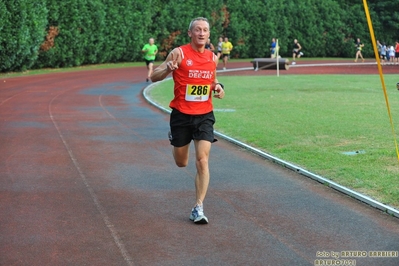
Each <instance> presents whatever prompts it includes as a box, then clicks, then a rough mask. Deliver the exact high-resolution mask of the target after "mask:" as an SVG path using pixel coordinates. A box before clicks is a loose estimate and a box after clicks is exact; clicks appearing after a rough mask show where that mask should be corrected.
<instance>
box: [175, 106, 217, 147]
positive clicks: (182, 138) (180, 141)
mask: <svg viewBox="0 0 399 266" xmlns="http://www.w3.org/2000/svg"><path fill="white" fill-rule="evenodd" d="M169 124H170V132H171V135H172V137H171V140H170V144H172V145H173V146H175V147H183V146H185V145H187V144H189V143H190V142H191V140H193V139H194V140H207V141H209V142H211V143H212V142H215V141H216V139H215V138H214V134H213V124H215V116H214V115H213V112H210V113H207V114H203V115H187V114H183V113H181V112H179V111H178V110H176V109H173V110H172V113H171V114H170V123H169Z"/></svg>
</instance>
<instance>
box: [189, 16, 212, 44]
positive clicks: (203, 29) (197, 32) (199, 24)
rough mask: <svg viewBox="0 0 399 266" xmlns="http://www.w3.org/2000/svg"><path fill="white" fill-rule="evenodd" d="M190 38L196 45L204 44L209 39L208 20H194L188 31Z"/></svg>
mask: <svg viewBox="0 0 399 266" xmlns="http://www.w3.org/2000/svg"><path fill="white" fill-rule="evenodd" d="M188 36H190V38H191V40H192V41H193V42H194V43H195V44H197V45H205V43H206V41H207V40H208V39H209V36H210V31H209V25H208V22H206V21H202V20H198V21H196V22H194V26H193V28H192V29H191V30H190V31H189V32H188Z"/></svg>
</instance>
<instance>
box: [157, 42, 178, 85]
mask: <svg viewBox="0 0 399 266" xmlns="http://www.w3.org/2000/svg"><path fill="white" fill-rule="evenodd" d="M180 62H181V59H180V56H179V50H178V49H177V48H175V49H173V50H172V52H170V53H169V54H168V56H167V57H166V60H165V61H164V62H163V63H162V64H160V65H159V66H158V67H157V68H156V69H154V72H153V73H152V75H151V80H152V81H153V82H156V81H160V80H163V79H164V78H166V77H167V76H168V75H169V74H170V73H171V72H172V71H174V70H176V69H177V68H179V65H180Z"/></svg>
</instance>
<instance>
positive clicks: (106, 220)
mask: <svg viewBox="0 0 399 266" xmlns="http://www.w3.org/2000/svg"><path fill="white" fill-rule="evenodd" d="M62 93H64V92H62ZM62 93H60V94H58V95H56V96H55V97H54V98H53V99H52V100H51V101H50V103H49V107H48V110H49V115H50V118H51V121H52V122H53V124H54V127H55V128H56V129H57V132H58V135H59V136H60V138H61V140H62V143H64V146H65V148H66V150H67V151H68V154H69V157H70V158H71V160H72V162H73V164H74V166H75V168H76V170H78V172H79V175H80V178H81V179H82V181H83V183H84V185H85V186H86V189H87V190H88V192H89V194H90V196H91V199H92V200H93V202H94V205H95V206H96V208H97V210H98V212H99V213H100V215H101V217H102V219H103V221H104V223H105V225H106V227H107V228H108V229H109V231H110V233H111V235H112V237H113V239H114V242H115V244H116V245H117V247H118V249H119V251H120V252H121V254H122V256H123V259H124V260H125V261H126V263H127V265H129V266H133V265H134V264H133V260H132V258H131V256H130V255H129V252H128V251H127V250H126V247H125V245H124V243H123V241H122V240H121V237H120V236H119V234H118V231H117V230H116V229H115V226H114V225H113V223H112V222H111V219H110V218H109V216H108V214H107V212H106V211H105V209H104V207H103V206H102V205H101V203H100V201H99V200H98V197H97V195H96V193H95V192H94V189H93V188H92V187H91V186H90V184H89V182H88V180H87V178H86V175H85V174H84V173H83V171H82V170H81V168H80V166H79V163H78V161H77V160H76V157H75V155H74V154H73V152H72V150H71V148H70V147H69V145H68V143H67V142H66V140H65V138H64V136H63V135H62V133H61V130H60V128H59V126H58V124H57V122H56V121H55V119H54V116H53V113H52V111H51V106H52V103H53V101H54V100H55V99H56V98H57V97H58V96H60V95H61V94H62Z"/></svg>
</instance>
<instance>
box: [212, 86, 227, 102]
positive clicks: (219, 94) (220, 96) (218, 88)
mask: <svg viewBox="0 0 399 266" xmlns="http://www.w3.org/2000/svg"><path fill="white" fill-rule="evenodd" d="M214 91H215V92H216V93H215V95H213V97H215V98H218V99H223V97H224V89H223V87H222V86H221V85H220V84H219V83H217V84H216V85H215V88H214Z"/></svg>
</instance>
